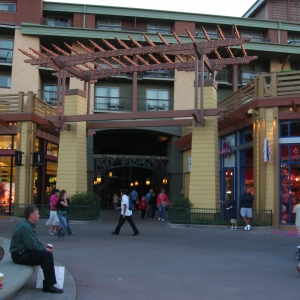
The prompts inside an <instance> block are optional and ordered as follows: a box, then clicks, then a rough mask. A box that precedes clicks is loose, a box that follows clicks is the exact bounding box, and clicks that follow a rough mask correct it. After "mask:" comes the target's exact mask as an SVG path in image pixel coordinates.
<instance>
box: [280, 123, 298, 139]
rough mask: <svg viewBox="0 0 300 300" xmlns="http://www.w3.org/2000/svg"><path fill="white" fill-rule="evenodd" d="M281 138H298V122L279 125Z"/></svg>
mask: <svg viewBox="0 0 300 300" xmlns="http://www.w3.org/2000/svg"><path fill="white" fill-rule="evenodd" d="M280 136H281V137H299V136H300V121H290V122H281V123H280Z"/></svg>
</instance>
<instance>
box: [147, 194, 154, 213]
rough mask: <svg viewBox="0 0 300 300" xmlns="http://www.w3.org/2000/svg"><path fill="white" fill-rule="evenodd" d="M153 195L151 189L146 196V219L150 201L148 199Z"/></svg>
mask: <svg viewBox="0 0 300 300" xmlns="http://www.w3.org/2000/svg"><path fill="white" fill-rule="evenodd" d="M152 193H153V189H150V190H149V192H148V193H147V194H146V202H147V217H148V218H149V217H150V206H149V200H150V197H151V195H152Z"/></svg>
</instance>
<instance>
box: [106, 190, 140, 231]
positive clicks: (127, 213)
mask: <svg viewBox="0 0 300 300" xmlns="http://www.w3.org/2000/svg"><path fill="white" fill-rule="evenodd" d="M126 195H127V190H125V189H124V190H121V197H122V200H121V207H118V208H117V209H121V215H120V218H119V223H118V225H117V227H116V229H115V231H112V232H111V233H112V234H114V235H119V233H120V230H121V227H122V226H123V224H124V223H125V221H126V220H127V221H128V223H129V224H130V226H131V228H132V230H133V232H134V233H133V235H138V234H139V231H138V229H137V228H136V226H135V224H134V222H133V220H132V217H131V216H132V211H131V210H129V199H128V197H127V196H126Z"/></svg>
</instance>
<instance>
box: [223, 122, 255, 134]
mask: <svg viewBox="0 0 300 300" xmlns="http://www.w3.org/2000/svg"><path fill="white" fill-rule="evenodd" d="M251 124H252V118H250V119H248V120H245V121H243V122H240V123H238V124H232V125H231V126H229V127H227V128H226V129H223V130H219V133H218V134H219V137H220V136H225V135H228V134H230V133H233V132H236V131H237V130H240V129H242V128H246V127H249V126H251Z"/></svg>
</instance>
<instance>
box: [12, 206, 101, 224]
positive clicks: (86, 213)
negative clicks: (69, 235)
mask: <svg viewBox="0 0 300 300" xmlns="http://www.w3.org/2000/svg"><path fill="white" fill-rule="evenodd" d="M27 206H28V204H14V205H12V207H11V215H12V216H13V217H17V218H23V217H24V209H25V207H27ZM35 206H36V207H37V208H38V209H39V214H40V218H41V219H48V218H49V215H50V205H48V204H35ZM99 217H100V207H99V206H72V205H71V206H69V219H70V220H81V221H91V220H98V219H99Z"/></svg>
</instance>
